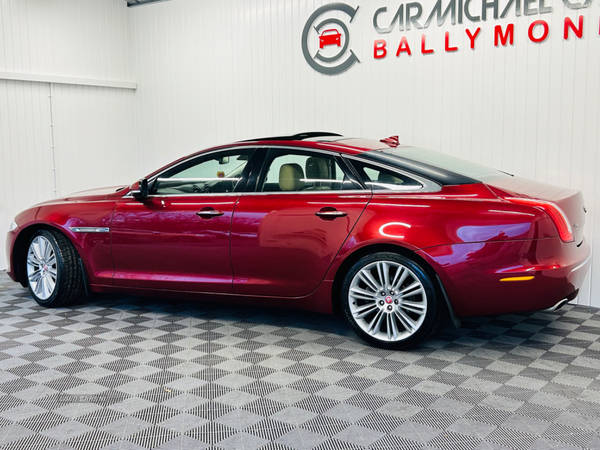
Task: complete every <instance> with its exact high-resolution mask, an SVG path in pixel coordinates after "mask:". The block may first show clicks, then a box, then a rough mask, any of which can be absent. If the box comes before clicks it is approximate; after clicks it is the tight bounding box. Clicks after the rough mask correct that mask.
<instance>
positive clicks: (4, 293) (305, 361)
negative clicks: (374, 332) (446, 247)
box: [0, 272, 600, 450]
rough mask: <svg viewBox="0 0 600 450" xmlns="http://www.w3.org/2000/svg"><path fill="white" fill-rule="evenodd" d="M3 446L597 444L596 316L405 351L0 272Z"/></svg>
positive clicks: (244, 313)
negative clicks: (41, 301)
mask: <svg viewBox="0 0 600 450" xmlns="http://www.w3.org/2000/svg"><path fill="white" fill-rule="evenodd" d="M0 448H2V449H6V450H9V449H40V450H46V449H59V448H60V449H64V450H70V449H85V450H88V449H89V450H95V449H106V450H108V449H122V450H134V449H148V448H161V449H201V448H211V449H236V450H237V449H240V450H241V449H244V450H253V449H273V450H275V449H280V450H284V449H287V450H291V449H296V450H304V449H336V450H337V449H394V450H396V449H421V448H425V449H441V450H445V449H460V450H470V449H505V448H508V449H516V450H526V449H538V450H541V449H561V450H566V449H574V448H578V449H580V448H590V449H598V448H600V311H599V310H598V309H594V308H586V307H579V306H576V307H573V306H567V307H565V308H564V309H563V310H561V311H559V312H557V313H555V314H548V313H532V314H518V315H505V316H500V317H494V318H474V319H468V320H465V321H463V326H462V328H460V329H458V330H456V329H453V328H446V329H444V330H442V331H441V332H440V333H439V334H438V335H437V336H435V337H434V338H433V339H430V340H428V341H427V342H425V343H424V345H423V346H422V347H420V348H419V349H417V350H413V351H408V352H392V351H385V350H379V349H376V348H371V347H368V346H365V345H363V343H362V342H361V341H360V340H359V339H358V338H357V337H356V336H355V335H354V334H353V333H352V331H351V330H350V329H349V327H348V326H347V325H346V324H345V323H344V322H343V321H342V320H341V319H339V318H334V317H328V316H321V315H317V314H309V313H298V312H294V311H284V310H275V309H257V308H252V307H230V306H228V307H220V306H219V305H214V304H213V305H209V304H202V303H190V302H183V301H182V302H173V301H167V300H158V299H148V298H136V297H111V296H101V297H97V298H93V299H84V300H82V302H81V303H79V304H78V305H75V306H73V307H69V308H60V309H44V308H41V307H39V306H38V305H37V304H36V303H35V302H34V301H33V300H32V299H31V296H30V295H29V293H28V291H27V290H26V289H23V288H22V287H21V286H20V285H18V284H16V283H13V282H12V281H11V280H10V279H9V278H8V277H7V275H6V274H5V273H4V272H2V273H0Z"/></svg>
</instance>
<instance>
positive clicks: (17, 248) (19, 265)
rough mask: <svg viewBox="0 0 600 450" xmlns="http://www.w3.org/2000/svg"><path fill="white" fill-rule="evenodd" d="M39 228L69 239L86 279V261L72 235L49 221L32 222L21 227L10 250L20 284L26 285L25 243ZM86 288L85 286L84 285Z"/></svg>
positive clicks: (26, 243)
mask: <svg viewBox="0 0 600 450" xmlns="http://www.w3.org/2000/svg"><path fill="white" fill-rule="evenodd" d="M40 230H51V231H57V232H59V233H60V234H62V235H63V236H64V237H65V238H67V239H68V240H69V242H71V244H72V245H73V247H74V248H75V251H76V252H77V256H78V257H79V260H80V261H81V263H82V266H83V271H84V274H83V275H84V280H87V268H86V263H85V261H84V259H83V258H82V257H81V252H80V251H79V245H77V242H75V241H73V239H72V237H71V236H69V234H68V233H65V231H64V230H63V229H62V228H60V227H58V226H55V225H52V224H49V223H34V224H31V225H29V226H27V227H25V228H23V230H22V231H21V232H20V233H19V235H18V236H17V238H16V240H15V244H14V247H13V252H12V255H11V257H12V261H11V263H12V267H14V271H15V276H16V278H17V281H18V282H19V283H21V286H23V287H27V276H26V272H27V271H26V269H25V266H26V264H27V245H28V244H29V240H30V239H31V237H32V236H33V235H34V234H35V233H36V232H37V231H40ZM86 288H87V286H86Z"/></svg>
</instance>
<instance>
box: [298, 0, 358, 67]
mask: <svg viewBox="0 0 600 450" xmlns="http://www.w3.org/2000/svg"><path fill="white" fill-rule="evenodd" d="M338 11H341V12H343V13H345V15H346V16H348V23H350V22H352V20H353V19H354V16H355V15H356V12H357V11H358V7H356V9H355V8H352V7H351V6H350V5H346V4H345V3H329V4H327V5H324V6H321V7H320V8H318V9H317V10H316V11H315V12H314V13H312V14H311V16H310V17H309V18H308V20H307V21H306V25H304V30H303V31H302V53H303V54H304V59H306V62H307V63H308V64H310V66H311V67H312V68H313V69H315V70H316V71H317V72H320V73H323V74H325V75H337V74H339V73H342V72H344V71H346V70H348V69H349V68H350V67H352V66H353V65H354V64H355V63H357V62H360V61H359V60H358V58H357V57H356V55H355V54H354V52H353V51H352V50H348V47H349V45H350V32H349V31H348V27H347V26H346V24H345V23H344V21H342V20H340V19H338V18H335V17H329V18H325V19H323V20H321V21H320V22H319V23H315V22H316V21H317V19H319V17H320V16H322V15H324V14H326V13H329V12H338Z"/></svg>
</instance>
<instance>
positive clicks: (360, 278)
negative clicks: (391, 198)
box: [341, 252, 441, 350]
mask: <svg viewBox="0 0 600 450" xmlns="http://www.w3.org/2000/svg"><path fill="white" fill-rule="evenodd" d="M341 297H342V311H343V312H344V316H345V317H346V319H347V320H348V322H349V323H350V325H351V326H352V328H353V329H354V331H355V332H356V333H357V334H358V335H359V336H360V337H361V338H362V339H364V340H365V341H367V342H369V343H370V344H373V345H375V346H377V347H382V348H387V349H396V350H399V349H404V348H408V347H412V346H414V345H416V344H417V343H419V342H421V341H422V340H423V339H425V338H427V337H428V336H429V335H430V334H431V333H432V332H433V331H434V330H435V329H436V328H437V325H438V324H439V320H440V316H441V308H440V306H439V302H438V301H437V298H436V290H435V287H434V285H433V283H432V281H431V279H430V278H429V276H428V275H427V273H426V272H425V271H424V270H423V269H422V268H421V267H420V266H419V265H418V264H417V263H415V262H414V261H412V260H410V259H408V258H406V257H404V256H402V255H399V254H396V253H388V252H379V253H374V254H372V255H368V256H365V257H364V258H362V259H360V260H359V261H358V262H357V263H356V264H354V266H352V268H351V269H350V271H349V272H348V273H347V274H346V277H345V278H344V282H343V284H342V296H341Z"/></svg>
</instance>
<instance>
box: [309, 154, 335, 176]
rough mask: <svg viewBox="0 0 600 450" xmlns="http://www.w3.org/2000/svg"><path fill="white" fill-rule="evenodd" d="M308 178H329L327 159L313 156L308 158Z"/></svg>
mask: <svg viewBox="0 0 600 450" xmlns="http://www.w3.org/2000/svg"><path fill="white" fill-rule="evenodd" d="M306 178H308V179H309V180H329V166H328V164H327V160H326V159H324V158H319V157H317V156H311V157H310V158H308V159H307V160H306Z"/></svg>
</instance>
